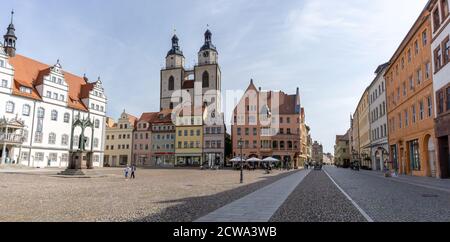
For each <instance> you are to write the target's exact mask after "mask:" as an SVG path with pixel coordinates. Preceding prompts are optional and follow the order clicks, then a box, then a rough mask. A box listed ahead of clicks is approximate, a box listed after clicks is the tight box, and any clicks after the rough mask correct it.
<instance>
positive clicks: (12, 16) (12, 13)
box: [11, 9, 14, 24]
mask: <svg viewBox="0 0 450 242" xmlns="http://www.w3.org/2000/svg"><path fill="white" fill-rule="evenodd" d="M13 21H14V9H13V10H11V24H12V23H13Z"/></svg>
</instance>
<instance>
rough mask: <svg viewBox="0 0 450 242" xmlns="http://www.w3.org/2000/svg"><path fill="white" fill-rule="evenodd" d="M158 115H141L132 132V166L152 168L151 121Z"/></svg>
mask: <svg viewBox="0 0 450 242" xmlns="http://www.w3.org/2000/svg"><path fill="white" fill-rule="evenodd" d="M157 116H158V113H143V114H142V116H141V117H140V118H139V120H138V121H137V123H136V126H135V129H134V132H133V161H132V163H133V164H136V165H138V166H152V165H154V164H152V159H151V158H152V132H151V129H152V125H151V123H152V121H153V120H154V119H156V118H157Z"/></svg>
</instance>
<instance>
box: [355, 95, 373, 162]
mask: <svg viewBox="0 0 450 242" xmlns="http://www.w3.org/2000/svg"><path fill="white" fill-rule="evenodd" d="M358 128H359V151H360V162H361V166H362V167H366V168H371V167H372V162H371V161H370V151H371V150H370V123H369V89H366V90H365V91H364V94H363V95H362V97H361V101H360V102H359V105H358Z"/></svg>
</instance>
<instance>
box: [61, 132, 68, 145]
mask: <svg viewBox="0 0 450 242" xmlns="http://www.w3.org/2000/svg"><path fill="white" fill-rule="evenodd" d="M68 144H69V136H68V135H67V134H65V135H63V136H62V138H61V145H68Z"/></svg>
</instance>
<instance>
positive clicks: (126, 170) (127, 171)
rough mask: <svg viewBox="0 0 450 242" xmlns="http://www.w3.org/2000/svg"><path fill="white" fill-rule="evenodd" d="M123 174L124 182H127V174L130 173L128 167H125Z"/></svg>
mask: <svg viewBox="0 0 450 242" xmlns="http://www.w3.org/2000/svg"><path fill="white" fill-rule="evenodd" d="M123 172H124V174H125V180H128V174H129V172H130V167H129V166H127V167H126V168H125V170H124V171H123Z"/></svg>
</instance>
